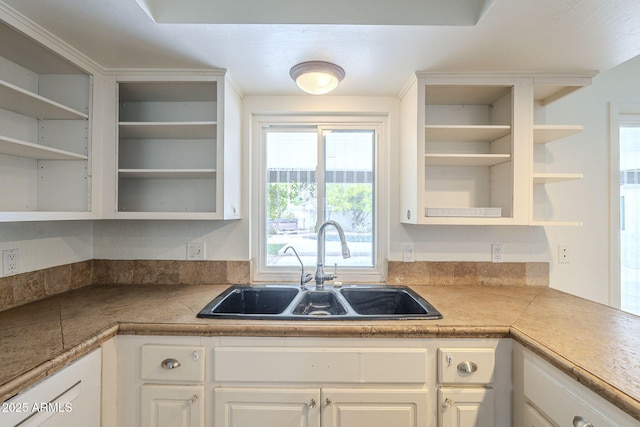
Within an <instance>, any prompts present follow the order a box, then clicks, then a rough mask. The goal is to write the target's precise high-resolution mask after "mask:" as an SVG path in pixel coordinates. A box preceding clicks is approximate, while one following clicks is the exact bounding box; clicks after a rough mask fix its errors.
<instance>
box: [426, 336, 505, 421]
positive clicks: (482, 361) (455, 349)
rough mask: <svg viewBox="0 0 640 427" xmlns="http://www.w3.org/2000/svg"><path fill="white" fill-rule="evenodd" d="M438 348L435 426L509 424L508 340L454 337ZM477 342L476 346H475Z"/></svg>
mask: <svg viewBox="0 0 640 427" xmlns="http://www.w3.org/2000/svg"><path fill="white" fill-rule="evenodd" d="M446 344H453V345H451V346H446V347H445V346H444V344H443V346H442V347H439V348H438V353H437V360H438V383H439V389H438V426H439V427H473V426H504V427H507V426H509V425H511V405H510V403H509V402H510V389H511V376H510V370H508V369H505V367H508V366H510V364H511V363H510V361H511V357H510V353H511V342H510V341H505V340H500V341H491V340H489V341H485V342H483V341H482V340H471V341H467V342H463V341H459V340H455V341H450V342H447V343H446ZM479 344H480V345H479ZM496 396H497V397H496Z"/></svg>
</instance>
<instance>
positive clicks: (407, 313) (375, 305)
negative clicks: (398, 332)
mask: <svg viewBox="0 0 640 427" xmlns="http://www.w3.org/2000/svg"><path fill="white" fill-rule="evenodd" d="M340 293H341V294H342V296H343V297H344V298H345V300H347V302H348V303H349V305H350V306H351V308H353V310H354V311H355V312H357V313H358V314H360V315H362V316H375V317H403V318H404V317H406V318H416V317H418V318H433V319H441V318H442V315H440V313H438V311H437V310H436V309H435V308H433V306H432V305H431V304H429V303H428V302H427V301H425V300H424V299H423V298H422V297H421V296H420V295H418V294H416V293H415V292H413V291H411V290H410V289H408V288H404V287H391V286H367V287H356V286H354V287H349V288H344V289H341V290H340Z"/></svg>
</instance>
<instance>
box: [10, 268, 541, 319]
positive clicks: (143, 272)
mask: <svg viewBox="0 0 640 427" xmlns="http://www.w3.org/2000/svg"><path fill="white" fill-rule="evenodd" d="M250 281H251V262H250V261H177V260H104V259H94V260H88V261H82V262H77V263H73V264H66V265H60V266H56V267H51V268H46V269H43V270H38V271H32V272H28V273H21V274H16V275H14V276H7V277H0V311H2V310H6V309H8V308H11V307H16V306H19V305H22V304H26V303H28V302H31V301H36V300H39V299H42V298H45V297H48V296H51V295H56V294H59V293H62V292H66V291H69V290H72V289H77V288H81V287H83V286H88V285H91V284H127V285H128V284H131V285H150V284H156V285H176V284H192V285H209V284H212V285H213V284H232V283H250ZM387 283H389V284H392V285H411V286H416V285H467V286H469V285H471V286H476V285H494V286H549V264H548V263H544V262H525V263H508V262H505V263H490V262H428V261H422V262H411V263H405V262H398V261H389V263H388V275H387Z"/></svg>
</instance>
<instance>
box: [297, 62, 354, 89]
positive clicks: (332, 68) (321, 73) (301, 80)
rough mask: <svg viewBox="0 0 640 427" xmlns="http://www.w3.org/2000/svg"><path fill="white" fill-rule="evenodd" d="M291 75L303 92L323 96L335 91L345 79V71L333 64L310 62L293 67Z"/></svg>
mask: <svg viewBox="0 0 640 427" xmlns="http://www.w3.org/2000/svg"><path fill="white" fill-rule="evenodd" d="M289 75H290V76H291V78H292V79H293V80H294V81H295V82H296V84H297V85H298V87H299V88H300V89H302V90H303V91H305V92H307V93H310V94H312V95H323V94H325V93H329V92H331V91H332V90H334V89H335V88H336V87H337V86H338V83H340V82H341V81H342V79H344V70H343V69H342V67H339V66H337V65H336V64H332V63H331V62H325V61H308V62H302V63H300V64H298V65H294V66H293V67H291V71H289Z"/></svg>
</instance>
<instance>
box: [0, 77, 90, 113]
mask: <svg viewBox="0 0 640 427" xmlns="http://www.w3.org/2000/svg"><path fill="white" fill-rule="evenodd" d="M0 108H3V109H5V110H9V111H13V112H15V113H18V114H22V115H25V116H28V117H34V118H37V119H50V120H75V119H87V118H88V117H89V116H88V115H87V114H85V113H82V112H80V111H77V110H74V109H73V108H69V107H67V106H65V105H62V104H59V103H57V102H54V101H51V100H50V99H47V98H45V97H43V96H40V95H38V94H36V93H33V92H29V91H28V90H25V89H22V88H21V87H18V86H16V85H13V84H11V83H9V82H6V81H4V80H0Z"/></svg>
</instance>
